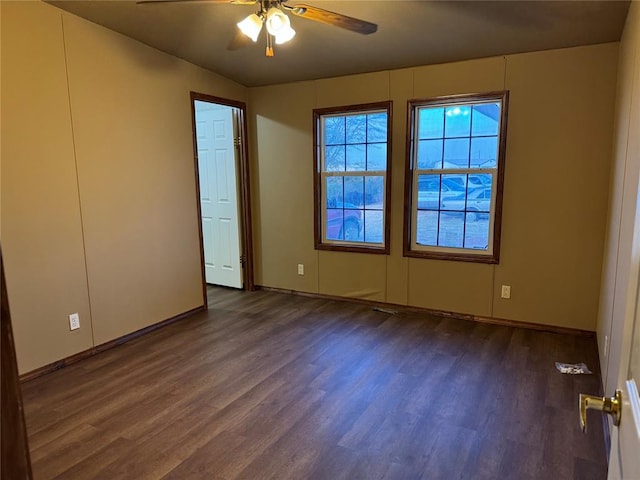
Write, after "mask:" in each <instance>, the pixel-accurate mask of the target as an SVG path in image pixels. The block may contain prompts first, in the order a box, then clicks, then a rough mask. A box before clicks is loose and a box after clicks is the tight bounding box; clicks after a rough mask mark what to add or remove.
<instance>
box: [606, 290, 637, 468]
mask: <svg viewBox="0 0 640 480" xmlns="http://www.w3.org/2000/svg"><path fill="white" fill-rule="evenodd" d="M638 317H640V296H636V314H635V317H634V321H633V324H631V325H628V327H629V328H630V329H631V330H632V331H628V333H629V335H628V338H629V341H628V342H626V345H625V349H626V352H623V358H624V357H626V358H624V360H625V363H626V368H621V374H620V380H619V385H618V388H619V389H620V390H622V414H621V417H620V425H619V426H618V427H614V428H613V431H612V434H611V453H610V456H609V477H608V478H609V479H611V480H618V479H629V480H631V479H639V478H640V396H639V395H638V381H639V380H640V358H639V357H640V321H638ZM625 333H626V332H625Z"/></svg>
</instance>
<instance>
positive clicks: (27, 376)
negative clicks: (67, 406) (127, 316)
mask: <svg viewBox="0 0 640 480" xmlns="http://www.w3.org/2000/svg"><path fill="white" fill-rule="evenodd" d="M205 310H206V308H205V306H204V305H201V306H200V307H196V308H193V309H191V310H188V311H186V312H184V313H181V314H179V315H176V316H174V317H171V318H167V319H166V320H162V321H160V322H158V323H154V324H153V325H149V326H147V327H144V328H141V329H140V330H136V331H135V332H131V333H128V334H126V335H123V336H121V337H118V338H115V339H113V340H110V341H108V342H106V343H102V344H100V345H96V346H95V347H91V348H89V349H88V350H84V351H82V352H79V353H76V354H74V355H71V356H69V357H65V358H63V359H62V360H57V361H55V362H53V363H50V364H48V365H44V366H42V367H40V368H36V369H35V370H31V371H30V372H27V373H23V374H22V375H20V382H21V383H24V382H28V381H29V380H33V379H35V378H38V377H41V376H43V375H46V374H48V373H51V372H55V371H56V370H60V369H61V368H64V367H67V366H69V365H72V364H74V363H77V362H79V361H80V360H84V359H85V358H89V357H92V356H94V355H97V354H98V353H101V352H104V351H105V350H110V349H112V348H115V347H117V346H118V345H122V344H124V343H127V342H130V341H131V340H135V339H136V338H138V337H141V336H143V335H147V334H148V333H151V332H154V331H156V330H159V329H161V328H164V327H166V326H168V325H171V324H172V323H175V322H178V321H180V320H183V319H185V318H187V317H190V316H191V315H193V314H195V313H198V312H204V311H205Z"/></svg>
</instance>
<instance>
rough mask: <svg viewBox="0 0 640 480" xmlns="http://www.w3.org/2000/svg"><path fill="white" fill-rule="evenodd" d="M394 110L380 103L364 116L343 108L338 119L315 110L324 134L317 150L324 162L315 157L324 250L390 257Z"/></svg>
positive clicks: (318, 217) (367, 109) (320, 242)
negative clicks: (391, 120) (390, 142)
mask: <svg viewBox="0 0 640 480" xmlns="http://www.w3.org/2000/svg"><path fill="white" fill-rule="evenodd" d="M389 105H390V102H380V103H377V104H371V105H370V106H367V107H365V108H364V109H362V110H354V108H353V107H344V108H342V107H339V108H336V110H335V111H334V113H329V112H328V111H327V110H326V109H322V110H320V111H319V110H314V115H318V116H317V117H316V118H317V119H318V120H317V123H316V128H321V135H322V138H321V139H320V142H319V143H320V145H319V147H320V149H319V150H316V152H317V153H318V154H319V157H320V158H315V155H314V159H315V160H316V161H317V162H318V168H319V172H318V175H317V176H316V181H318V183H317V184H316V186H317V187H318V190H319V198H318V201H317V204H316V206H317V208H316V209H315V211H314V218H315V221H316V222H319V223H320V225H318V226H319V227H320V236H321V238H319V239H316V246H317V248H318V249H323V248H327V249H328V247H325V245H331V249H337V250H340V245H342V246H345V243H351V242H352V243H353V245H349V248H348V250H349V251H353V247H356V248H360V247H362V248H363V251H367V248H374V249H376V250H377V249H380V247H384V253H387V252H388V249H387V246H386V245H385V239H384V232H385V229H386V227H387V226H388V225H387V223H386V222H388V217H387V214H386V211H385V208H386V202H385V198H386V195H387V192H386V191H385V189H386V185H387V175H388V174H389V165H388V163H389V158H388V147H389V146H388V144H387V141H388V137H389V131H388V128H389V120H388V115H389V111H388V109H389ZM320 112H321V113H320ZM365 172H366V173H365ZM365 220H366V222H365ZM365 223H366V225H365ZM365 235H366V237H367V238H366V239H365Z"/></svg>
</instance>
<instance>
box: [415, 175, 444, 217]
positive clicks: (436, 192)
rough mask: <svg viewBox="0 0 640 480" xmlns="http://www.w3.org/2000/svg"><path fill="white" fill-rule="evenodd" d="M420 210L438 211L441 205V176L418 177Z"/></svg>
mask: <svg viewBox="0 0 640 480" xmlns="http://www.w3.org/2000/svg"><path fill="white" fill-rule="evenodd" d="M417 200H418V209H430V210H437V209H438V208H439V203H440V175H418V196H417Z"/></svg>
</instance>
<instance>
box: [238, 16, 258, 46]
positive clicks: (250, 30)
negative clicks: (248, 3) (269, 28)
mask: <svg viewBox="0 0 640 480" xmlns="http://www.w3.org/2000/svg"><path fill="white" fill-rule="evenodd" d="M237 25H238V28H239V29H240V31H241V32H242V33H244V34H245V35H246V36H247V37H249V38H250V39H251V40H253V41H254V42H255V41H257V40H258V35H260V30H262V19H261V18H260V17H259V16H258V15H256V14H255V13H254V14H252V15H249V16H248V17H247V18H245V19H244V20H242V21H241V22H239V23H238V24H237Z"/></svg>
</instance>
